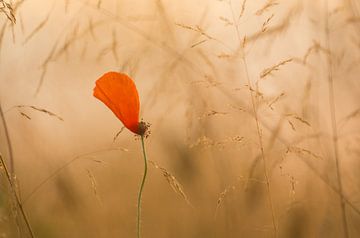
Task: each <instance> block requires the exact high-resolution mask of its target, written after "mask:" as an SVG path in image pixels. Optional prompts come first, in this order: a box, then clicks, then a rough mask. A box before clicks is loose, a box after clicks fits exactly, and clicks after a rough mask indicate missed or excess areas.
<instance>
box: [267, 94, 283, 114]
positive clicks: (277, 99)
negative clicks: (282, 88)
mask: <svg viewBox="0 0 360 238" xmlns="http://www.w3.org/2000/svg"><path fill="white" fill-rule="evenodd" d="M285 95H286V94H285V93H284V92H282V93H280V94H279V95H278V96H277V97H275V98H274V99H273V100H271V101H270V102H269V104H268V107H269V108H270V109H271V110H274V107H273V105H274V104H275V103H277V102H278V101H279V100H280V98H282V97H284V96H285Z"/></svg>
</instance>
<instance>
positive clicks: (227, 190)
mask: <svg viewBox="0 0 360 238" xmlns="http://www.w3.org/2000/svg"><path fill="white" fill-rule="evenodd" d="M250 182H252V183H260V184H266V181H262V180H259V179H254V178H244V177H243V176H239V177H237V178H236V180H235V183H234V184H232V185H229V186H227V187H226V188H225V189H224V190H223V191H222V192H221V193H220V194H219V196H218V199H217V201H216V209H215V213H214V219H216V218H217V214H218V211H219V209H220V207H221V205H222V202H223V201H224V199H225V198H226V196H228V194H229V193H230V192H232V191H235V190H236V189H237V188H238V187H239V186H240V185H243V184H249V183H250Z"/></svg>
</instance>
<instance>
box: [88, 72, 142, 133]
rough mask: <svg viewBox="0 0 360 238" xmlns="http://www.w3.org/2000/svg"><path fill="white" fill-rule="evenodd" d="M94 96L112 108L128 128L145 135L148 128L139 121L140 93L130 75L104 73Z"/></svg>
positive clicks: (97, 84) (97, 83)
mask: <svg viewBox="0 0 360 238" xmlns="http://www.w3.org/2000/svg"><path fill="white" fill-rule="evenodd" d="M94 97H96V98H97V99H99V100H100V101H102V102H103V103H104V104H105V105H106V106H107V107H108V108H110V110H111V111H112V112H113V113H114V114H115V115H116V117H117V118H119V119H120V121H121V122H122V123H123V124H124V126H125V127H126V128H128V129H129V130H130V131H132V132H134V133H135V134H138V135H144V133H145V130H146V129H144V128H143V125H142V124H143V123H139V110H140V102H139V95H138V92H137V90H136V86H135V84H134V82H133V80H132V79H131V78H130V77H129V76H127V75H126V74H123V73H117V72H108V73H106V74H104V75H103V76H101V77H100V78H99V79H98V80H97V81H96V86H95V88H94Z"/></svg>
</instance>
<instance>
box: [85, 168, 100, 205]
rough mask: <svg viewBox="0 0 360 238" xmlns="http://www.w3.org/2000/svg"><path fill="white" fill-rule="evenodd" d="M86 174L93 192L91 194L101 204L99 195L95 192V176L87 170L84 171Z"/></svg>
mask: <svg viewBox="0 0 360 238" xmlns="http://www.w3.org/2000/svg"><path fill="white" fill-rule="evenodd" d="M86 172H87V175H88V177H89V179H90V182H91V188H92V190H93V193H94V195H95V197H96V199H97V200H98V201H99V203H100V204H101V199H100V195H99V193H98V190H97V182H96V179H95V176H94V174H93V173H92V172H91V171H90V170H89V169H86Z"/></svg>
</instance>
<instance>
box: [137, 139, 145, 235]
mask: <svg viewBox="0 0 360 238" xmlns="http://www.w3.org/2000/svg"><path fill="white" fill-rule="evenodd" d="M141 146H142V151H143V156H144V175H143V177H142V180H141V185H140V190H139V195H138V201H137V238H140V237H141V235H140V230H141V229H140V217H141V196H142V192H143V189H144V185H145V180H146V175H147V160H146V152H145V144H144V136H141Z"/></svg>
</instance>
